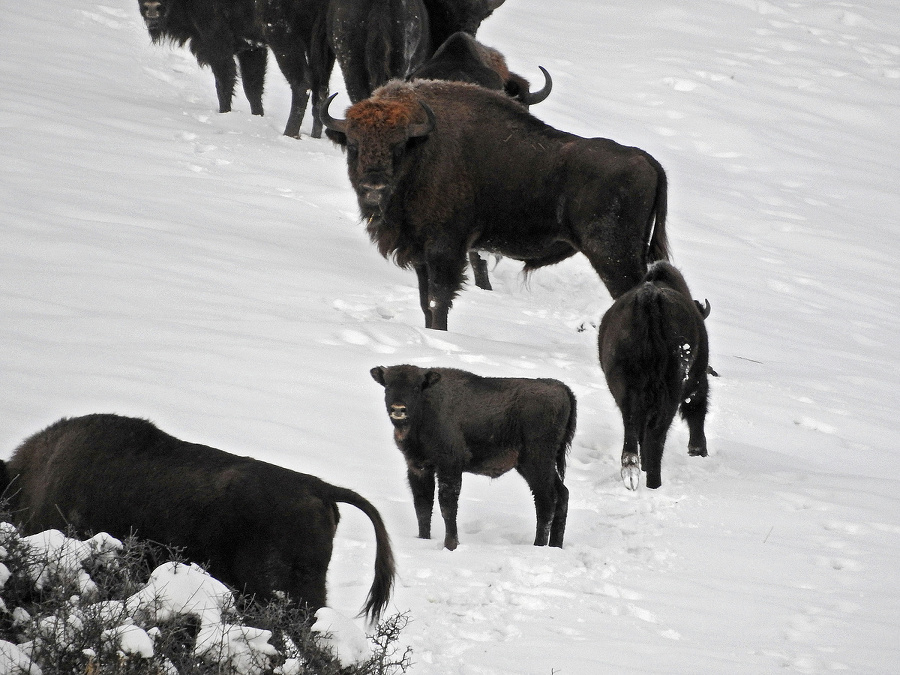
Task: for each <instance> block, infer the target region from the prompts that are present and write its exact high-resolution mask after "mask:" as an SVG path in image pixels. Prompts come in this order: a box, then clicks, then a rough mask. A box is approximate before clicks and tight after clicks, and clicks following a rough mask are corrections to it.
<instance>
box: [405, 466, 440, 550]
mask: <svg viewBox="0 0 900 675" xmlns="http://www.w3.org/2000/svg"><path fill="white" fill-rule="evenodd" d="M407 475H408V476H409V487H410V489H411V490H412V493H413V505H414V506H415V508H416V520H418V522H419V538H420V539H431V512H432V511H433V510H434V472H433V471H428V470H424V471H423V470H419V469H417V470H413V469H410V470H409V471H408V473H407Z"/></svg>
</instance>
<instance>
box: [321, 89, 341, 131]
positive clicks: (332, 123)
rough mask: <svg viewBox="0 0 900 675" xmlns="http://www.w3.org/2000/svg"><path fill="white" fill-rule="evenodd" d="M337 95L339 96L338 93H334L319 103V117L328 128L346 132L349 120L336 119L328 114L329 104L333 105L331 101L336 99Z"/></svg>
mask: <svg viewBox="0 0 900 675" xmlns="http://www.w3.org/2000/svg"><path fill="white" fill-rule="evenodd" d="M335 96H337V94H332V95H331V96H329V97H328V98H327V99H325V100H324V101H323V102H322V103H321V104H320V105H319V119H321V120H322V124H323V125H324V126H325V128H326V129H330V130H331V131H338V132H340V133H342V134H346V133H347V120H336V119H335V118H333V117H332V116H331V115H329V114H328V106H329V105H331V102H332V101H333V100H334V97H335Z"/></svg>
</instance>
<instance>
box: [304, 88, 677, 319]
mask: <svg viewBox="0 0 900 675" xmlns="http://www.w3.org/2000/svg"><path fill="white" fill-rule="evenodd" d="M330 101H331V99H329V100H328V101H326V103H325V104H324V105H323V110H322V114H321V116H322V121H323V124H324V125H325V127H326V129H327V135H328V137H329V138H331V139H332V140H333V141H335V142H337V143H339V144H340V145H342V146H344V148H345V149H346V154H347V171H348V175H349V178H350V183H351V185H352V186H353V188H354V190H355V191H356V195H357V201H358V203H359V208H360V213H361V215H362V218H363V220H364V221H365V222H366V229H367V231H368V233H369V236H370V238H371V239H372V241H373V242H374V243H375V244H376V245H377V246H378V250H379V252H380V253H381V254H382V255H383V256H385V257H393V259H394V261H395V262H396V263H397V264H398V265H399V266H401V267H404V268H409V267H412V268H413V269H415V271H416V274H417V277H418V281H419V301H420V305H421V308H422V312H423V314H424V315H425V326H426V327H428V328H434V329H438V330H446V329H447V315H448V312H449V310H450V307H451V306H452V302H453V298H454V297H455V296H456V295H457V293H458V292H459V290H460V289H461V288H462V285H463V282H464V280H465V276H464V269H465V263H466V254H467V253H468V251H470V250H473V249H474V250H480V251H488V252H493V253H499V254H501V255H504V256H507V257H510V258H514V259H517V260H521V261H523V262H524V263H525V266H524V270H525V272H526V273H528V272H531V271H533V270H535V269H538V268H539V267H543V266H545V265H552V264H554V263H558V262H560V261H562V260H565V259H566V258H568V257H570V256H572V255H574V254H575V253H577V252H581V253H583V254H584V255H585V256H586V257H587V258H588V260H589V261H590V263H591V265H592V266H593V268H594V270H595V271H596V272H597V274H598V275H599V276H600V278H601V279H602V281H603V283H604V284H605V285H606V287H607V288H608V289H609V292H610V293H611V294H612V296H613V297H614V298H617V297H619V296H620V295H622V294H623V293H625V292H626V291H628V290H629V289H631V288H633V287H634V286H635V285H637V284H638V283H639V282H640V280H641V279H642V278H643V276H644V273H645V272H646V270H647V264H648V262H651V261H653V260H664V259H667V258H668V245H667V242H666V232H665V220H666V200H667V182H666V174H665V171H664V170H663V168H662V166H661V165H660V164H659V162H657V161H656V160H655V159H654V158H653V157H652V156H651V155H650V154H648V153H647V152H645V151H643V150H640V149H638V148H630V147H625V146H622V145H619V144H618V143H616V142H615V141H611V140H608V139H604V138H582V137H580V136H576V135H574V134H570V133H566V132H564V131H559V130H557V129H554V128H553V127H550V126H549V125H547V124H545V123H544V122H542V121H540V120H539V119H537V118H536V117H534V116H532V115H531V114H530V113H529V112H528V111H527V110H526V109H525V108H524V107H523V106H521V105H520V104H518V103H516V102H515V101H512V100H511V99H510V98H509V97H508V96H506V95H505V94H501V93H498V92H494V91H490V90H488V89H485V88H483V87H479V86H476V85H472V84H466V83H461V82H440V81H435V80H416V81H413V82H397V81H393V82H390V83H388V84H387V85H385V86H384V87H381V88H380V89H378V90H377V91H376V92H375V93H374V94H373V95H372V97H371V98H369V99H366V100H364V101H360V102H359V103H356V104H355V105H353V106H351V107H350V108H349V109H348V110H347V113H346V119H343V120H340V119H334V118H332V117H330V116H329V115H328V105H327V104H328V103H329V102H330Z"/></svg>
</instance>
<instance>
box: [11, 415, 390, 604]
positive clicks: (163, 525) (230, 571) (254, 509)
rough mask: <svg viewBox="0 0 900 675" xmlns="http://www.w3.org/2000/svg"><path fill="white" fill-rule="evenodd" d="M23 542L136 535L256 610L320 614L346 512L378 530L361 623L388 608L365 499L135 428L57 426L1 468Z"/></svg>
mask: <svg viewBox="0 0 900 675" xmlns="http://www.w3.org/2000/svg"><path fill="white" fill-rule="evenodd" d="M5 468H6V470H7V473H8V476H9V479H10V485H9V487H8V489H7V493H8V494H9V495H10V496H11V501H12V504H11V506H12V508H13V509H14V510H15V513H16V514H17V517H18V518H19V519H20V520H21V525H22V527H23V529H24V530H25V531H26V532H27V533H33V532H40V531H43V530H46V529H50V528H65V527H66V526H67V525H72V526H74V527H75V529H76V530H78V531H79V532H81V533H87V532H100V531H105V532H109V533H110V534H112V535H113V536H116V537H126V536H128V535H129V534H131V533H132V532H134V533H136V534H137V535H138V536H140V537H142V538H145V539H151V540H154V541H158V542H162V543H167V544H171V545H174V546H177V547H180V548H183V549H184V553H185V555H186V556H187V557H188V559H190V560H193V561H195V562H198V563H204V564H208V565H209V570H210V572H211V573H212V574H213V575H214V576H216V577H217V578H219V579H220V580H222V581H224V582H226V583H228V584H230V585H232V586H234V587H236V588H237V589H239V590H242V591H244V592H246V593H250V594H255V595H256V596H257V597H258V598H260V599H266V598H268V597H271V596H272V594H273V593H274V592H275V591H284V592H286V593H287V594H288V595H289V596H290V597H291V598H293V599H294V600H296V601H298V602H305V603H307V604H309V605H310V606H312V607H313V608H319V607H322V606H324V605H325V575H326V572H327V571H328V563H329V561H330V560H331V550H332V545H333V541H334V535H335V531H336V529H337V524H338V518H339V514H338V508H337V503H338V502H341V503H345V504H352V505H353V506H355V507H357V508H358V509H360V510H361V511H362V512H363V513H365V514H366V515H367V516H368V517H369V519H370V520H371V521H372V524H373V525H374V527H375V538H376V542H377V553H376V558H375V579H374V581H373V583H372V586H371V589H370V591H369V596H368V599H367V601H366V605H365V612H366V613H367V614H368V615H369V617H370V618H371V619H372V620H375V619H377V618H378V617H379V616H380V615H381V612H382V611H383V609H384V607H385V605H386V604H387V602H388V599H389V597H390V592H391V586H392V585H393V579H394V559H393V555H392V553H391V546H390V541H389V539H388V535H387V532H386V530H385V527H384V523H383V522H382V520H381V516H380V515H379V514H378V511H377V510H376V509H375V507H374V506H372V504H370V503H369V502H368V501H366V500H365V499H363V498H362V497H361V496H360V495H358V494H357V493H355V492H353V491H352V490H347V489H345V488H340V487H336V486H334V485H329V484H328V483H326V482H324V481H322V480H320V479H318V478H316V477H315V476H309V475H307V474H303V473H297V472H294V471H290V470H288V469H284V468H282V467H279V466H275V465H273V464H268V463H266V462H261V461H258V460H255V459H251V458H249V457H238V456H236V455H232V454H229V453H227V452H223V451H221V450H216V449H215V448H210V447H207V446H205V445H197V444H194V443H187V442H185V441H181V440H178V439H177V438H174V437H172V436H170V435H168V434H166V433H163V432H162V431H160V430H159V429H157V428H156V427H155V426H154V425H153V424H151V423H150V422H147V421H145V420H141V419H134V418H129V417H120V416H118V415H88V416H86V417H76V418H71V419H62V420H60V421H58V422H56V423H55V424H53V425H51V426H49V427H47V428H46V429H44V430H43V431H41V432H38V433H37V434H35V435H34V436H32V437H30V438H28V439H27V440H26V441H25V442H24V443H23V444H22V445H20V446H19V448H18V449H17V450H16V452H15V454H14V455H13V457H12V459H11V460H10V461H9V462H8V463H7V466H6V467H5Z"/></svg>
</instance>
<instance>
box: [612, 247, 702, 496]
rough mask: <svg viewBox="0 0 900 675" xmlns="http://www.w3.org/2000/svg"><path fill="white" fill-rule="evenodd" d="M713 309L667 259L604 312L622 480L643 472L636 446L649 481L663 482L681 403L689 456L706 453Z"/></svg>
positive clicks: (652, 484)
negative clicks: (621, 439) (621, 436)
mask: <svg viewBox="0 0 900 675" xmlns="http://www.w3.org/2000/svg"><path fill="white" fill-rule="evenodd" d="M708 315H709V303H708V302H707V303H706V305H705V306H701V305H700V303H698V302H696V301H694V300H692V299H691V294H690V291H689V290H688V287H687V284H686V283H685V281H684V277H682V276H681V273H680V272H679V271H678V270H677V269H675V268H674V267H673V266H672V265H670V264H669V263H667V262H662V261H661V262H656V263H654V264H653V265H651V266H650V269H649V270H648V271H647V275H646V276H645V277H644V280H643V281H642V282H641V283H640V284H639V285H638V286H636V287H635V288H633V289H632V290H630V291H628V292H627V293H625V294H624V295H621V296H620V297H619V298H617V299H616V301H615V302H614V303H613V305H612V307H610V308H609V310H608V311H607V312H606V314H604V315H603V319H602V320H601V322H600V333H599V338H598V342H599V351H600V366H601V367H602V368H603V372H604V374H605V375H606V383H607V384H608V385H609V390H610V391H611V392H612V395H613V398H615V400H616V404H617V405H618V406H619V410H620V411H621V413H622V422H623V424H624V426H625V443H624V445H623V447H622V479H623V480H624V481H625V485H626V486H627V487H629V488H630V489H632V490H635V489H637V486H638V483H639V478H640V470H639V469H638V448H640V468H641V469H643V470H644V471H645V472H646V473H647V487H649V488H658V487H659V486H660V485H661V484H662V480H661V477H660V464H661V462H662V454H663V446H664V445H665V442H666V434H667V433H668V430H669V426H670V425H671V424H672V419H673V418H674V417H675V412H676V411H677V410H678V409H679V406H680V410H681V416H682V417H683V418H684V420H685V421H686V422H687V424H688V429H689V430H690V439H689V441H688V454H689V455H692V456H695V457H706V435H705V434H704V431H703V424H704V420H705V419H706V406H707V400H708V396H709V384H708V381H707V365H708V361H709V346H708V341H707V334H706V326H705V325H704V319H705V318H706V317H707V316H708Z"/></svg>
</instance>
